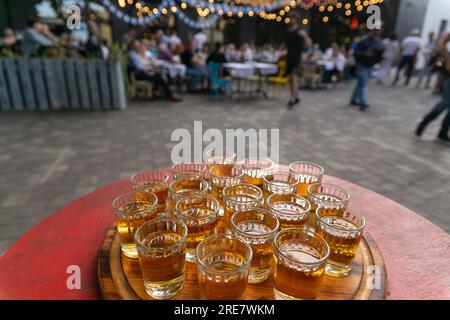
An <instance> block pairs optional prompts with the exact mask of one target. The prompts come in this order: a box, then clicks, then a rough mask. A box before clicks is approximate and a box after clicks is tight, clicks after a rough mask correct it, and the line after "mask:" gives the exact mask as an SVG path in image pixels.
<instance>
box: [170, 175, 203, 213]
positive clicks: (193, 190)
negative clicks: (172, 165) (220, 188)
mask: <svg viewBox="0 0 450 320" xmlns="http://www.w3.org/2000/svg"><path fill="white" fill-rule="evenodd" d="M169 191H170V197H169V199H168V201H167V211H171V212H172V211H173V210H174V209H175V205H176V203H177V202H178V200H180V199H181V198H183V197H186V196H189V195H199V196H206V195H207V194H208V192H209V184H208V182H206V180H200V179H197V178H193V179H190V178H188V177H187V176H181V178H178V179H175V180H173V181H172V182H171V183H170V186H169Z"/></svg>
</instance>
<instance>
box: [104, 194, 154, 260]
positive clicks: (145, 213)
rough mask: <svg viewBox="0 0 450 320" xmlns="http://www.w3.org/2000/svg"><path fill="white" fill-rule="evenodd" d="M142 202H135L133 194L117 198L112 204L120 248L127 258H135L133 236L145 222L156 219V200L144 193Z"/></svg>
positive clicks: (152, 195)
mask: <svg viewBox="0 0 450 320" xmlns="http://www.w3.org/2000/svg"><path fill="white" fill-rule="evenodd" d="M145 199H146V200H145V201H144V200H136V198H135V196H134V194H133V193H127V194H123V195H120V196H118V197H117V198H115V199H114V201H113V203H112V209H113V211H114V213H115V215H116V220H115V225H116V228H117V231H118V232H119V239H120V248H121V250H122V253H123V254H124V255H125V256H126V257H128V258H137V257H138V254H137V251H136V243H135V242H134V234H135V232H136V230H137V229H138V228H139V227H140V226H141V225H142V224H144V223H145V222H146V221H148V220H150V219H152V218H154V217H156V206H157V204H158V199H157V198H156V196H155V195H154V194H153V193H150V192H148V193H146V194H145Z"/></svg>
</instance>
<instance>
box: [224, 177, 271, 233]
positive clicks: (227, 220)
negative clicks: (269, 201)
mask: <svg viewBox="0 0 450 320" xmlns="http://www.w3.org/2000/svg"><path fill="white" fill-rule="evenodd" d="M262 196H263V195H262V191H261V190H260V189H259V188H258V187H256V186H254V185H251V184H247V183H242V184H237V185H235V186H229V187H225V188H224V189H223V201H224V205H225V214H224V217H223V218H224V219H223V220H224V221H223V222H224V223H223V224H224V228H225V230H227V231H231V216H232V215H233V214H234V213H235V212H237V211H248V210H252V209H256V208H258V207H260V206H261V204H262V200H263V198H262Z"/></svg>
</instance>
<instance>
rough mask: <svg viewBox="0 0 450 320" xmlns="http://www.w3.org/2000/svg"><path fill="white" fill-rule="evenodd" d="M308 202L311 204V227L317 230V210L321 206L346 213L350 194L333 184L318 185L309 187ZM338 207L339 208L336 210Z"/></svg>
mask: <svg viewBox="0 0 450 320" xmlns="http://www.w3.org/2000/svg"><path fill="white" fill-rule="evenodd" d="M308 200H309V202H311V214H310V216H309V217H310V219H309V227H310V228H311V229H313V230H314V229H315V228H316V215H315V213H316V210H317V207H318V206H319V205H322V206H324V207H325V208H328V207H332V208H334V210H337V211H339V212H340V213H344V211H345V209H347V206H348V202H349V200H350V193H348V192H347V191H345V190H344V189H342V188H341V187H338V186H336V185H333V184H328V183H316V184H312V185H310V186H309V187H308ZM336 207H337V208H336Z"/></svg>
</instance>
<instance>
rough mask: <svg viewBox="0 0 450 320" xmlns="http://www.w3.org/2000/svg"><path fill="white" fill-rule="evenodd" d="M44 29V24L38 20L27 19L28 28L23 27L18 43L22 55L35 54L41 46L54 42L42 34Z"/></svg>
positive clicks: (51, 44)
mask: <svg viewBox="0 0 450 320" xmlns="http://www.w3.org/2000/svg"><path fill="white" fill-rule="evenodd" d="M45 29H46V28H45V26H44V24H43V23H41V22H40V21H39V20H35V19H29V20H28V28H27V29H25V31H24V33H23V38H22V41H21V44H20V45H21V51H22V54H23V55H24V56H31V57H33V56H37V55H39V54H40V52H41V50H42V49H43V48H48V47H51V46H53V45H54V44H55V43H54V42H53V41H52V39H51V38H49V37H47V36H46V35H45V34H44V32H45Z"/></svg>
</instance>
